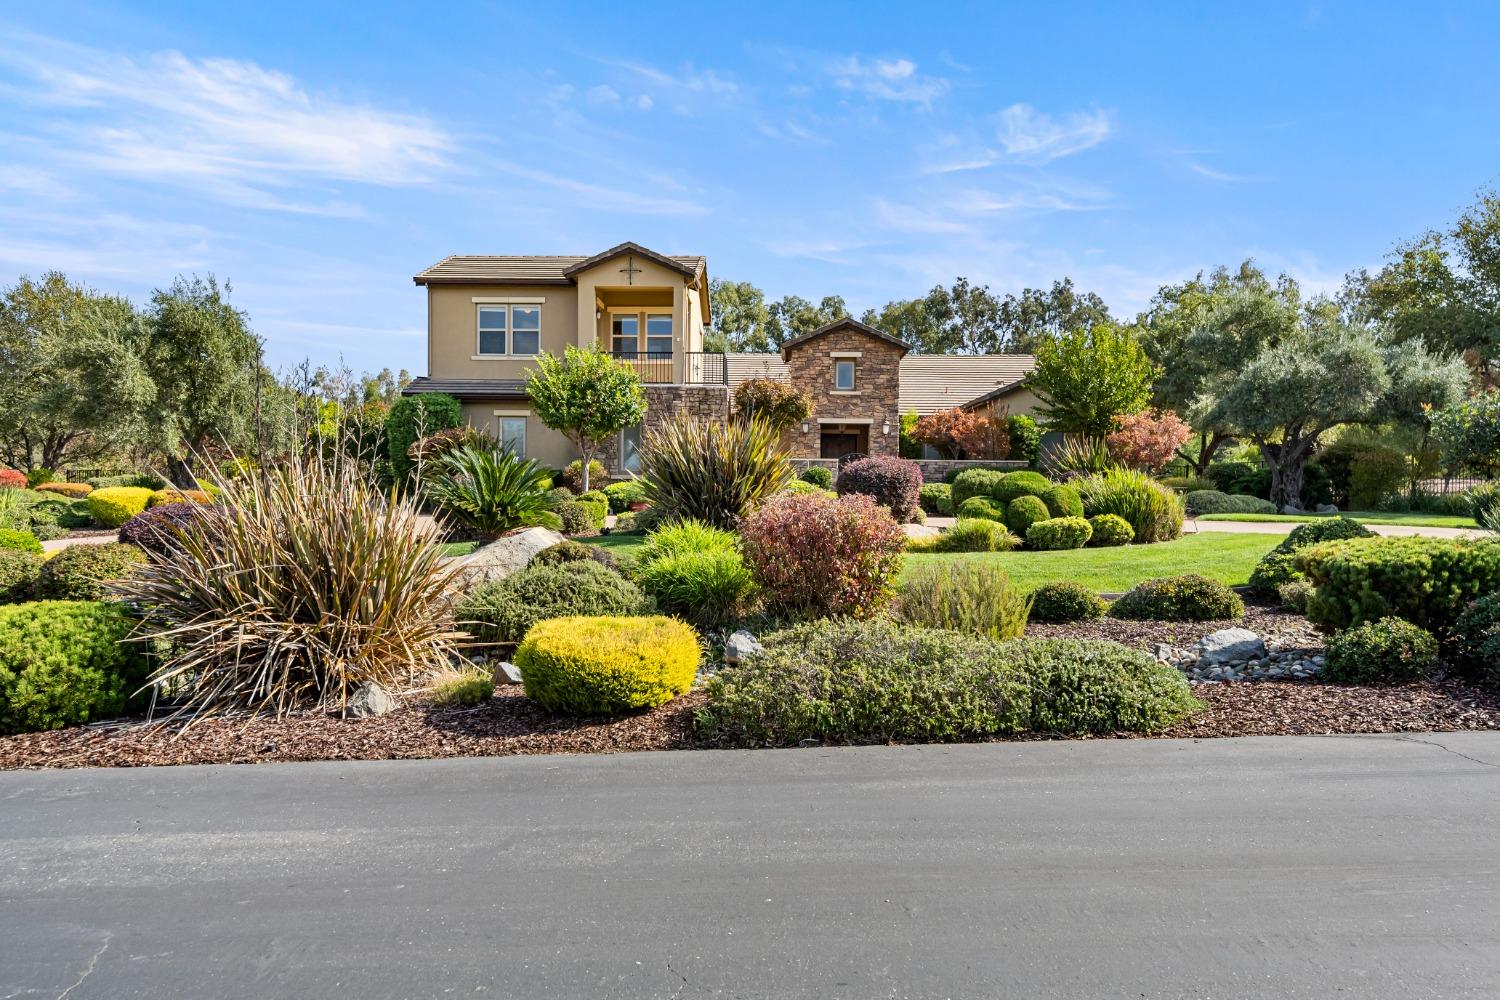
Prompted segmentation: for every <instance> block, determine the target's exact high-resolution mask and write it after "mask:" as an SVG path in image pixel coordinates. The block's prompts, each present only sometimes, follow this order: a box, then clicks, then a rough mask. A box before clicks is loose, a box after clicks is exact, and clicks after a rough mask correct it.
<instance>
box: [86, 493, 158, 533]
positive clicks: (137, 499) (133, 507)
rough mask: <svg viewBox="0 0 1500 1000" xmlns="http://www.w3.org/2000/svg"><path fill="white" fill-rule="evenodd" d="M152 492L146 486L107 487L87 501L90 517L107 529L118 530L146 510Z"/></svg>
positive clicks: (89, 496) (91, 495)
mask: <svg viewBox="0 0 1500 1000" xmlns="http://www.w3.org/2000/svg"><path fill="white" fill-rule="evenodd" d="M151 496H152V492H151V491H150V490H148V489H146V488H145V487H144V486H107V487H105V488H104V489H102V490H95V491H94V492H92V493H90V494H89V495H88V497H87V498H86V499H85V502H86V503H87V504H88V506H89V516H90V517H92V518H93V519H94V520H95V521H97V522H98V523H99V524H100V525H102V526H103V527H106V528H118V527H119V526H120V525H122V524H124V523H125V522H126V521H128V520H130V519H131V518H132V517H135V516H136V515H137V514H139V513H140V512H141V511H143V510H145V509H146V505H147V504H148V503H150V502H151Z"/></svg>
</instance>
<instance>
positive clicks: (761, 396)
mask: <svg viewBox="0 0 1500 1000" xmlns="http://www.w3.org/2000/svg"><path fill="white" fill-rule="evenodd" d="M812 410H813V404H812V397H811V396H809V395H808V394H807V393H806V392H805V391H804V390H802V389H799V388H798V387H796V386H794V385H792V384H790V383H788V382H782V381H780V380H778V379H774V378H753V379H750V380H749V381H746V382H741V383H740V384H739V385H737V386H735V389H734V412H735V415H736V416H738V417H739V418H740V419H741V420H752V419H754V418H755V417H760V418H762V419H764V420H765V421H766V422H767V423H769V424H770V425H771V426H772V427H774V428H775V429H776V430H777V431H778V432H780V431H785V430H788V429H790V428H792V427H795V426H796V425H798V424H800V423H801V422H802V421H804V420H806V419H807V418H808V417H809V416H811V415H812Z"/></svg>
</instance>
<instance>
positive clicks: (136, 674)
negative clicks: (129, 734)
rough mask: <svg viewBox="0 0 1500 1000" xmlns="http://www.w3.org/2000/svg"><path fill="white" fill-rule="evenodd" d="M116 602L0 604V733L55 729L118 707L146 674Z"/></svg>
mask: <svg viewBox="0 0 1500 1000" xmlns="http://www.w3.org/2000/svg"><path fill="white" fill-rule="evenodd" d="M133 627H134V622H133V621H132V620H131V619H130V618H127V617H126V616H125V614H124V613H123V612H122V611H121V609H120V608H119V606H118V605H112V604H100V603H96V602H92V601H37V602H34V603H30V604H17V605H13V606H10V607H0V732H4V733H23V732H32V731H35V730H40V729H61V728H63V727H64V726H74V725H79V724H81V723H85V722H90V721H93V720H95V719H101V718H109V717H111V716H116V715H119V714H120V713H122V712H124V711H125V710H126V709H127V708H128V707H129V706H130V705H131V704H132V703H134V702H136V701H138V700H139V699H138V696H137V695H136V692H137V691H138V690H139V688H140V687H141V684H142V683H143V682H144V681H145V678H146V669H147V667H146V659H145V656H144V655H143V647H141V646H139V645H137V644H135V643H128V642H124V641H123V640H125V639H126V638H127V637H128V636H129V635H130V634H131V631H132V629H133Z"/></svg>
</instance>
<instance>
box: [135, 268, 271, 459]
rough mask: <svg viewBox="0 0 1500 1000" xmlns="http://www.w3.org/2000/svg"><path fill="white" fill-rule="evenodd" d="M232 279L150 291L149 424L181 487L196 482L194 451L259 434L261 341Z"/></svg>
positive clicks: (244, 442)
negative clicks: (233, 293)
mask: <svg viewBox="0 0 1500 1000" xmlns="http://www.w3.org/2000/svg"><path fill="white" fill-rule="evenodd" d="M229 292H230V288H229V286H228V285H225V286H223V288H220V286H219V283H218V282H217V281H216V280H215V279H214V278H213V277H212V276H211V275H210V276H209V277H207V278H199V277H197V276H194V277H192V278H178V279H177V280H176V281H174V282H173V283H172V286H171V287H170V288H167V289H158V290H157V291H156V292H155V293H154V294H153V295H152V296H151V305H150V307H149V309H148V310H147V316H148V319H149V323H150V329H151V337H150V340H149V343H148V344H147V346H146V349H145V350H144V351H143V353H142V360H143V362H144V363H145V366H146V371H147V372H148V373H149V374H150V376H151V380H152V382H154V383H155V385H156V396H155V398H154V399H153V400H152V403H151V405H150V407H149V409H148V413H147V429H148V432H149V434H150V435H151V438H152V440H153V443H154V444H155V445H156V446H157V447H158V448H159V449H160V450H161V453H162V455H163V456H164V457H165V459H166V465H167V474H168V476H169V478H170V479H171V480H172V482H174V483H175V484H177V485H178V486H181V487H184V488H192V487H193V486H194V485H195V477H194V473H193V465H194V460H195V456H198V455H202V454H204V453H205V452H207V451H208V450H210V449H213V448H218V447H224V446H227V447H231V448H235V449H245V448H246V447H247V446H248V445H250V444H251V443H252V442H253V440H254V435H253V432H254V423H255V421H254V417H255V404H256V398H257V384H258V380H259V379H260V377H261V371H262V366H261V342H260V339H259V338H258V337H256V336H255V334H253V333H252V332H251V331H250V326H249V320H248V318H247V317H246V315H245V314H244V313H243V312H241V311H240V310H238V309H236V308H235V307H234V306H232V305H230V304H229V301H228V295H229Z"/></svg>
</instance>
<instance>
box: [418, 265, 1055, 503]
mask: <svg viewBox="0 0 1500 1000" xmlns="http://www.w3.org/2000/svg"><path fill="white" fill-rule="evenodd" d="M413 280H414V281H415V282H416V284H417V285H419V286H421V287H423V288H425V289H426V291H427V375H426V376H424V377H421V378H418V379H415V380H414V381H413V382H412V383H411V384H410V385H409V386H408V387H407V389H406V392H407V394H409V395H413V394H419V393H424V392H444V393H448V394H449V395H452V396H454V397H456V398H457V399H458V400H459V401H460V402H461V403H462V405H463V411H464V416H465V418H466V419H467V420H468V422H469V423H470V424H472V425H473V426H475V427H480V428H483V429H485V430H488V431H489V432H490V433H492V434H494V435H495V436H496V437H497V438H499V439H500V440H502V441H504V442H505V443H506V444H508V445H509V446H510V447H512V448H513V449H514V450H516V451H517V452H518V453H520V454H524V455H525V456H527V457H528V458H535V459H537V460H538V461H541V462H543V463H544V464H547V465H550V466H562V465H564V464H566V463H568V462H570V461H572V460H574V459H575V458H577V457H578V456H577V454H576V453H575V452H574V450H573V447H572V445H571V444H570V443H569V442H568V441H567V439H566V438H564V437H563V436H562V435H561V434H560V433H558V432H556V431H553V430H549V429H548V428H546V427H544V426H542V423H541V421H540V420H539V419H537V417H536V415H535V413H534V412H533V411H532V409H531V404H530V402H529V400H528V399H527V396H526V385H525V373H526V370H527V369H528V368H529V367H531V366H532V365H533V364H534V359H535V358H536V356H537V355H538V354H539V353H541V352H547V353H551V354H561V353H562V351H563V348H564V347H566V346H567V345H568V344H577V345H579V346H584V345H588V344H593V343H595V342H597V343H599V344H602V345H604V346H605V347H606V348H608V349H609V350H610V351H611V353H613V354H614V355H615V357H617V358H620V359H622V360H624V361H627V362H628V363H630V364H631V365H633V366H634V367H635V368H636V370H637V371H638V372H639V373H640V375H641V379H642V381H643V382H644V383H645V384H646V407H647V413H646V418H645V420H644V421H643V422H642V425H641V426H638V427H633V428H629V429H627V430H626V431H625V432H624V433H622V434H620V435H618V436H617V439H616V440H615V441H614V442H612V443H611V444H610V445H609V446H607V447H606V448H605V453H604V455H603V456H601V457H602V459H603V460H604V462H605V464H606V465H607V466H608V467H609V469H610V472H611V473H612V474H613V475H616V476H620V475H625V474H628V473H630V472H632V471H634V470H635V469H636V468H637V467H638V464H639V450H640V446H641V441H642V438H643V436H644V434H645V433H646V432H647V431H649V429H650V428H651V427H652V426H654V425H655V424H657V423H659V422H661V421H665V420H668V419H671V418H672V417H673V416H674V415H676V414H678V413H684V412H687V413H693V414H696V415H698V416H701V417H707V418H715V419H724V418H727V417H728V415H729V412H730V407H731V394H732V392H733V389H734V387H735V386H736V385H738V384H740V383H741V382H744V381H746V380H747V379H752V378H777V379H785V380H789V381H791V382H793V383H795V384H796V385H798V386H801V387H802V388H804V389H806V390H807V391H808V393H809V394H810V395H811V396H812V398H813V402H814V413H813V415H812V416H811V417H810V418H809V419H808V420H807V421H806V422H804V423H803V424H802V426H800V427H795V428H793V429H792V430H791V431H789V432H788V434H787V444H788V445H789V447H790V449H791V452H792V455H793V457H795V458H804V459H819V458H821V459H836V458H841V457H843V456H845V455H848V454H854V453H858V454H875V455H882V454H885V455H895V454H897V451H898V445H899V440H900V418H901V414H902V413H911V412H915V413H918V414H922V415H925V414H928V413H934V412H937V411H938V410H944V409H948V408H951V407H954V406H961V405H965V404H969V403H971V402H973V403H975V404H980V403H983V404H985V405H991V404H996V403H999V404H1003V405H1006V406H1007V407H1008V408H1009V410H1010V412H1012V413H1018V412H1027V411H1028V410H1030V408H1031V407H1032V405H1034V403H1035V399H1034V398H1033V397H1032V396H1031V394H1030V393H1029V392H1028V391H1027V390H1026V389H1025V387H1024V385H1023V384H1022V383H1023V382H1024V380H1025V377H1026V375H1027V373H1029V372H1030V371H1031V368H1032V367H1033V359H1032V358H1031V357H1030V356H1029V355H1017V354H1007V355H989V356H955V355H913V354H911V353H910V352H911V347H910V345H908V344H905V343H903V342H902V341H901V340H899V339H898V338H896V337H893V336H891V335H890V334H887V333H885V332H883V331H881V330H877V329H875V328H873V327H870V326H867V325H865V324H863V323H859V322H857V321H855V320H852V319H845V320H840V321H838V322H835V323H831V324H829V325H828V326H825V327H823V328H822V329H819V330H815V331H813V332H811V333H807V334H804V335H802V336H800V337H797V338H794V339H793V340H790V341H787V342H786V343H785V344H783V345H782V348H781V351H780V353H779V354H727V355H726V354H714V353H706V352H705V351H704V350H703V343H704V340H703V331H704V329H705V327H706V326H707V325H708V323H709V322H710V320H711V315H710V306H709V297H708V263H707V260H706V259H705V258H703V257H701V256H667V255H665V254H659V253H656V252H655V251H652V250H648V249H646V248H645V247H642V246H639V245H637V244H635V243H622V244H620V245H619V246H616V247H612V248H610V249H609V250H606V251H604V252H603V253H599V254H595V255H594V256H592V257H537V256H459V257H448V258H445V259H444V260H441V261H439V262H438V263H436V264H434V265H433V266H432V267H429V268H428V269H427V270H425V271H423V272H421V273H420V274H418V275H416V277H415V278H414V279H413Z"/></svg>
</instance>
